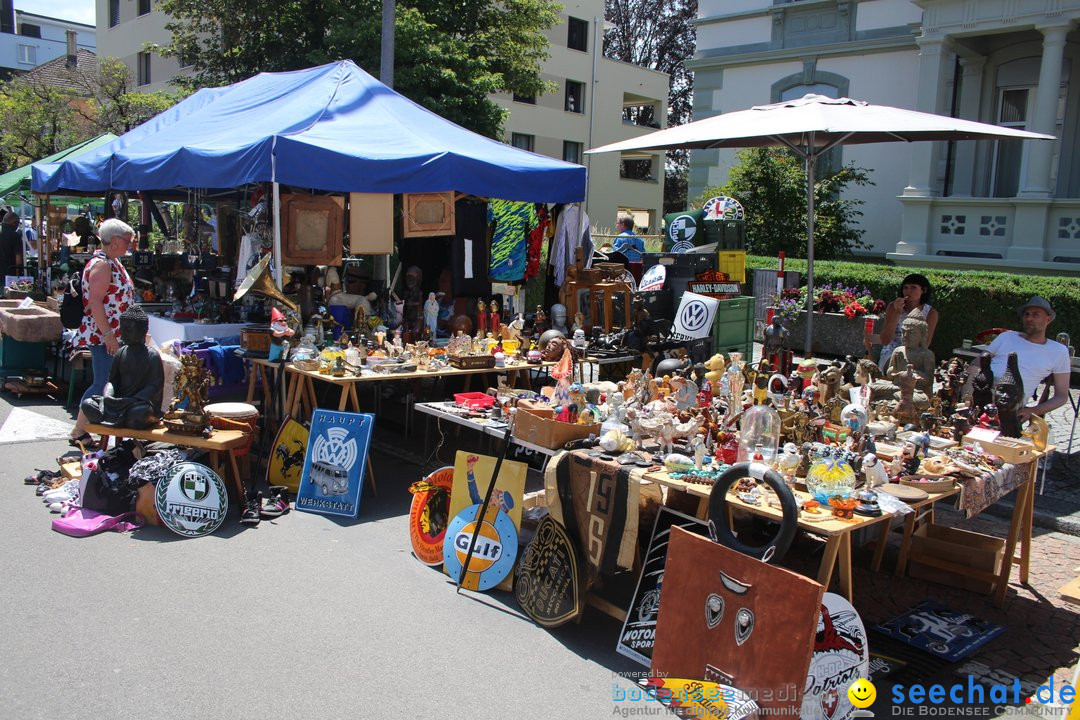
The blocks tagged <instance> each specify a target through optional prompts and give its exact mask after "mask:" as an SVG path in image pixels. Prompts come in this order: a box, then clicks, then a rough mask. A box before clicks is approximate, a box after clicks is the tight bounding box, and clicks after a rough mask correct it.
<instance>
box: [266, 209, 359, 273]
mask: <svg viewBox="0 0 1080 720" xmlns="http://www.w3.org/2000/svg"><path fill="white" fill-rule="evenodd" d="M344 227H345V198H344V197H341V196H340V195H282V196H281V264H282V265H341V256H342V248H343V241H344V237H345V234H344Z"/></svg>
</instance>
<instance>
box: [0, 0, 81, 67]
mask: <svg viewBox="0 0 1080 720" xmlns="http://www.w3.org/2000/svg"><path fill="white" fill-rule="evenodd" d="M68 33H73V35H72V36H71V37H72V38H73V41H74V46H75V49H76V52H78V50H88V51H90V52H95V51H96V47H97V44H96V41H95V33H94V27H93V26H92V25H83V24H82V23H77V22H71V21H69V20H60V19H59V18H53V17H48V16H46V15H38V14H36V13H30V12H26V11H25V10H15V9H14V7H13V4H12V0H3V1H2V2H0V74H2V75H4V76H11V75H18V74H21V73H24V72H28V71H30V70H33V69H34V68H35V67H37V66H38V65H43V64H45V63H47V62H49V61H50V60H55V59H56V58H58V57H60V56H62V55H70V54H72V53H71V52H70V51H69V46H68V39H69V36H68Z"/></svg>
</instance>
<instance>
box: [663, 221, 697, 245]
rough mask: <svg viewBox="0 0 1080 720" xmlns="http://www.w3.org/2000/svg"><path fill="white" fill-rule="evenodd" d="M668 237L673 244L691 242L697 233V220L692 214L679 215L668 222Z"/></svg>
mask: <svg viewBox="0 0 1080 720" xmlns="http://www.w3.org/2000/svg"><path fill="white" fill-rule="evenodd" d="M667 233H668V239H669V240H670V241H671V242H672V244H674V245H678V244H679V243H683V242H688V243H690V244H693V241H694V236H695V235H697V221H696V220H694V216H693V215H680V216H679V217H677V218H675V219H674V220H672V221H671V222H670V223H669V224H668V228H667Z"/></svg>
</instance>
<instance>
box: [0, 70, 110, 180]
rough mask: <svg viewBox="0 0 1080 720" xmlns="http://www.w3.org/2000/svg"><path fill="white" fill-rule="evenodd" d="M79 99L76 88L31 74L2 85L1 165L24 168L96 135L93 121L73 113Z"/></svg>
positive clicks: (8, 167)
mask: <svg viewBox="0 0 1080 720" xmlns="http://www.w3.org/2000/svg"><path fill="white" fill-rule="evenodd" d="M76 102H78V96H77V94H76V93H75V92H74V91H73V90H71V89H69V88H62V87H56V86H54V85H50V84H48V83H45V82H42V81H41V80H40V79H39V78H37V77H35V76H32V75H29V74H28V75H21V76H18V77H16V78H14V79H12V80H10V81H9V82H6V83H4V84H3V85H2V86H0V126H2V127H3V128H4V132H3V133H0V168H2V170H3V171H5V172H6V171H7V170H11V169H13V168H17V167H21V166H23V165H26V164H27V163H31V162H34V161H35V160H39V159H41V158H43V157H45V156H47V155H52V154H53V153H55V152H59V151H60V150H63V149H64V148H66V147H70V146H71V145H74V144H75V143H77V142H79V141H80V140H84V139H86V138H87V137H92V131H91V130H90V128H89V123H87V122H86V121H85V120H84V118H82V116H81V115H80V114H79V113H76V112H72V106H73V104H75V103H76Z"/></svg>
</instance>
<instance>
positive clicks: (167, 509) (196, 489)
mask: <svg viewBox="0 0 1080 720" xmlns="http://www.w3.org/2000/svg"><path fill="white" fill-rule="evenodd" d="M154 505H155V506H156V507H157V511H158V515H160V516H161V521H162V522H163V523H165V525H167V526H168V528H169V529H170V530H172V531H173V532H175V533H176V534H178V535H183V536H184V537H199V536H200V535H209V534H210V533H212V532H214V531H215V530H217V529H218V528H219V527H221V523H223V522H225V515H226V514H228V512H229V496H228V494H227V493H226V492H225V483H223V482H222V481H221V478H220V477H218V474H217V473H216V472H214V471H213V470H211V469H210V468H208V467H206V466H205V465H200V464H199V463H193V462H182V463H178V464H177V465H175V466H173V467H172V468H171V469H170V470H169V472H168V474H167V475H166V477H164V478H162V479H161V480H159V481H158V483H157V487H156V488H155V490H154Z"/></svg>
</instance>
